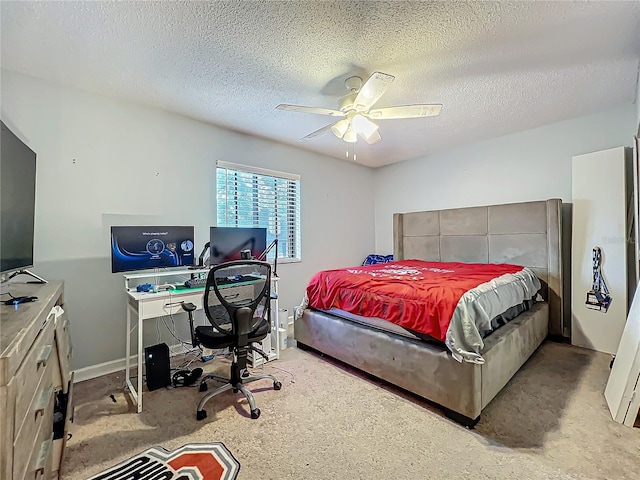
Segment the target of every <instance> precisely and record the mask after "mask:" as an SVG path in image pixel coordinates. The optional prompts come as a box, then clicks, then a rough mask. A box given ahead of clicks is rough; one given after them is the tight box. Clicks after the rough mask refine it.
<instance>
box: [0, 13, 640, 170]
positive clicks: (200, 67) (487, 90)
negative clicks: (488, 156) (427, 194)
mask: <svg viewBox="0 0 640 480" xmlns="http://www.w3.org/2000/svg"><path fill="white" fill-rule="evenodd" d="M0 13H1V22H2V24H1V35H2V37H1V40H2V42H1V44H2V45H1V48H2V50H1V53H2V57H1V62H2V67H3V68H6V69H9V70H13V71H17V72H20V73H24V74H27V75H32V76H34V77H39V78H43V79H46V80H50V81H54V82H57V83H60V84H63V85H67V86H73V87H77V88H80V89H83V90H86V91H90V92H95V93H98V94H103V95H108V96H114V97H121V98H124V99H128V100H131V101H135V102H138V103H142V104H146V105H152V106H157V107H160V108H163V109H166V110H170V111H173V112H177V113H180V114H183V115H186V116H189V117H192V118H195V119H199V120H203V121H206V122H209V123H212V124H215V125H219V126H222V127H226V128H229V129H232V130H236V131H240V132H244V133H248V134H251V135H256V136H259V137H264V138H269V139H272V140H275V141H278V142H282V143H287V144H291V145H296V146H298V147H300V148H304V149H308V150H312V151H316V152H320V153H323V154H326V155H330V156H333V157H336V158H341V159H345V151H346V145H347V144H346V143H344V142H343V141H342V140H339V139H337V138H335V137H334V136H333V135H332V134H331V133H328V134H325V135H323V136H320V137H318V138H315V139H313V140H309V141H306V142H299V141H298V139H299V138H301V137H303V136H304V135H306V134H308V133H310V132H312V131H314V130H316V129H318V128H320V127H322V126H324V125H326V124H328V123H331V118H330V117H323V116H318V115H309V114H301V113H295V112H288V111H278V110H276V109H275V106H276V105H278V104H279V103H293V104H301V105H310V106H319V107H326V108H337V107H338V104H337V102H338V98H339V97H341V96H343V95H344V94H345V93H346V90H345V88H344V80H345V79H346V78H347V77H349V76H352V75H354V74H357V75H360V76H361V77H362V78H363V79H366V78H367V77H368V76H369V75H370V74H371V73H372V72H373V71H376V70H377V71H382V72H385V73H390V74H392V75H394V76H395V77H396V80H395V82H394V83H393V84H392V85H391V87H390V88H389V90H388V91H387V92H386V94H385V95H384V96H383V97H382V99H381V100H380V101H379V102H378V103H377V104H376V107H384V106H390V105H398V104H409V103H442V104H443V105H444V107H443V109H442V113H441V114H440V116H438V117H432V118H417V119H404V120H384V121H380V122H379V124H380V133H381V135H382V142H380V143H377V144H375V145H367V144H366V143H364V142H363V141H358V143H357V144H356V147H355V148H356V153H357V161H358V163H362V164H364V165H369V166H372V167H376V166H381V165H385V164H390V163H395V162H399V161H402V160H407V159H410V158H415V157H419V156H423V155H426V154H428V153H431V152H434V151H437V150H442V149H447V148H451V147H454V146H457V145H460V144H463V143H468V142H471V141H477V140H481V139H486V138H490V137H496V136H500V135H505V134H509V133H513V132H516V131H521V130H525V129H528V128H533V127H536V126H540V125H544V124H547V123H550V122H555V121H560V120H564V119H567V118H571V117H576V116H580V115H586V114H591V113H595V112H598V111H602V110H605V109H608V108H611V107H614V106H617V105H622V104H630V103H633V102H634V101H635V92H636V85H637V81H638V59H639V56H640V3H639V2H637V1H634V2H621V1H619V2H479V1H471V2H425V1H423V2H400V1H391V2H378V1H361V2H350V1H339V2H328V1H295V2H275V1H268V2H265V1H250V2H238V1H236V2H230V1H229V2H222V1H217V2H116V3H112V2H89V1H85V2H10V1H2V3H1V11H0Z"/></svg>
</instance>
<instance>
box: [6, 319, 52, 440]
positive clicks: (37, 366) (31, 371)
mask: <svg viewBox="0 0 640 480" xmlns="http://www.w3.org/2000/svg"><path fill="white" fill-rule="evenodd" d="M53 329H54V324H53V321H48V322H47V323H46V324H45V328H43V329H42V330H41V331H40V333H39V334H38V336H37V337H36V341H35V342H34V343H33V346H32V347H31V349H30V350H29V353H28V354H27V356H26V358H25V359H24V361H23V362H22V365H21V366H20V368H19V369H18V372H17V374H16V378H15V381H16V386H15V388H16V407H15V421H14V428H15V432H16V434H17V433H18V432H19V431H20V428H21V426H22V423H23V421H24V419H25V416H26V414H27V410H28V409H29V406H30V405H31V404H32V401H33V399H34V397H36V391H37V389H38V385H40V383H41V381H42V378H43V376H44V375H45V372H48V375H49V383H50V379H51V369H50V368H47V367H48V366H49V364H51V363H54V362H57V361H58V359H57V358H55V356H54V348H53V342H54V338H53Z"/></svg>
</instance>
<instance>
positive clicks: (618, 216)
mask: <svg viewBox="0 0 640 480" xmlns="http://www.w3.org/2000/svg"><path fill="white" fill-rule="evenodd" d="M571 186H572V191H571V194H572V202H573V220H572V245H571V247H572V253H571V264H572V266H571V277H572V278H571V343H572V344H574V345H578V346H581V347H586V348H591V349H593V350H598V351H600V352H605V353H611V354H614V353H616V350H617V349H618V343H619V342H620V337H621V336H622V331H623V330H624V324H625V321H626V317H627V242H626V237H627V232H626V219H627V216H626V211H627V200H626V199H627V197H626V192H625V151H624V147H618V148H612V149H610V150H603V151H601V152H595V153H588V154H585V155H578V156H575V157H573V162H572V182H571ZM595 247H598V248H599V249H600V252H601V258H602V262H601V272H602V278H603V279H604V282H605V284H606V287H607V289H608V291H609V295H610V299H611V304H610V306H609V307H608V309H606V311H604V310H594V309H592V308H590V306H591V307H593V305H590V306H588V305H586V300H587V294H588V293H589V292H590V291H591V290H593V277H594V273H593V270H594V269H593V260H592V258H593V250H594V248H595Z"/></svg>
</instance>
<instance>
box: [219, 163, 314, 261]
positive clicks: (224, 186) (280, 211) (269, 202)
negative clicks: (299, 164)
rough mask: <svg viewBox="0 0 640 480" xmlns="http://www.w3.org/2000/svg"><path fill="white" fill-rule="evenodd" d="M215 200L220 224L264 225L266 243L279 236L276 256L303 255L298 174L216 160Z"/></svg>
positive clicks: (299, 257)
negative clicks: (301, 250)
mask: <svg viewBox="0 0 640 480" xmlns="http://www.w3.org/2000/svg"><path fill="white" fill-rule="evenodd" d="M216 202H217V208H218V226H219V227H264V228H266V229H267V245H269V244H270V243H271V242H272V241H273V240H274V239H276V238H277V239H278V259H281V258H283V259H291V260H300V259H301V258H302V257H301V255H300V176H299V175H293V174H289V173H283V172H276V171H273V170H265V169H262V168H256V167H248V166H245V165H237V164H233V163H226V162H220V161H219V162H218V163H217V168H216ZM274 257H275V248H274V249H272V250H271V251H270V252H269V255H268V256H267V258H268V259H273V258H274Z"/></svg>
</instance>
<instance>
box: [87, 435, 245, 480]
mask: <svg viewBox="0 0 640 480" xmlns="http://www.w3.org/2000/svg"><path fill="white" fill-rule="evenodd" d="M239 471H240V464H239V463H238V461H237V460H236V459H235V458H234V457H233V455H232V454H231V452H230V451H229V450H227V447H225V446H224V445H223V444H222V443H219V442H215V443H190V444H187V445H184V446H183V447H180V448H179V449H177V450H174V451H173V452H170V451H168V450H165V449H164V448H162V447H152V448H150V449H148V450H145V451H144V452H141V453H139V454H137V455H135V456H134V457H131V458H129V459H127V460H125V461H124V462H121V463H119V464H117V465H114V466H113V467H111V468H109V469H108V470H106V471H104V472H102V473H99V474H98V475H95V476H93V477H91V478H90V479H89V480H121V479H132V478H135V479H137V480H152V479H162V480H233V479H235V478H236V477H237V476H238V472H239Z"/></svg>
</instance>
